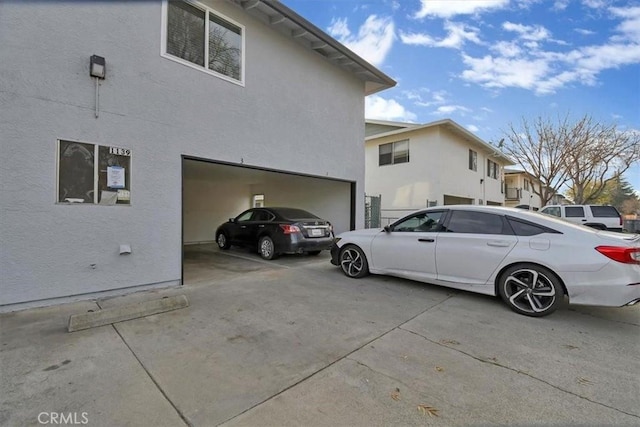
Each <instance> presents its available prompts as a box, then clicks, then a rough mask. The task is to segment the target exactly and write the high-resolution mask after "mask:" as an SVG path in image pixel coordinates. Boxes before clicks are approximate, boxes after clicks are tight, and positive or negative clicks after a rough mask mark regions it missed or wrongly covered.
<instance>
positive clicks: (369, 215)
mask: <svg viewBox="0 0 640 427" xmlns="http://www.w3.org/2000/svg"><path fill="white" fill-rule="evenodd" d="M381 202H382V195H378V196H367V195H366V194H365V196H364V227H365V228H380V227H381V225H380V222H381V210H380V207H381Z"/></svg>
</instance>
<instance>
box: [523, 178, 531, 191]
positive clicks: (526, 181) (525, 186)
mask: <svg viewBox="0 0 640 427" xmlns="http://www.w3.org/2000/svg"><path fill="white" fill-rule="evenodd" d="M529 188H530V186H529V180H528V179H525V180H524V189H525V191H529Z"/></svg>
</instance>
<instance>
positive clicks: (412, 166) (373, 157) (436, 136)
mask: <svg viewBox="0 0 640 427" xmlns="http://www.w3.org/2000/svg"><path fill="white" fill-rule="evenodd" d="M404 139H409V162H408V163H399V164H395V165H384V166H379V165H378V153H379V151H378V146H379V145H381V144H386V143H389V142H395V141H401V140H404ZM365 145H366V149H365V171H366V172H365V182H366V185H365V188H366V192H367V194H370V195H378V194H380V195H382V209H383V211H384V212H383V216H394V215H393V213H394V212H395V213H396V215H395V216H396V217H400V216H402V215H404V214H406V213H408V212H411V211H413V210H416V209H421V208H424V207H426V206H427V200H431V201H433V200H436V201H437V204H438V205H442V204H443V203H444V195H451V196H457V197H466V198H470V199H473V200H474V203H476V204H477V203H479V200H480V199H482V200H483V201H484V202H485V203H486V201H496V202H500V203H503V202H504V195H503V194H502V192H501V181H502V178H501V176H498V179H493V178H489V177H487V176H486V175H487V173H486V162H487V154H486V153H484V152H482V150H481V149H480V148H479V147H477V146H475V145H472V144H470V143H469V142H466V141H464V140H462V139H461V138H459V137H457V136H456V135H455V134H453V133H451V132H449V131H447V130H446V129H443V128H442V127H440V126H434V127H430V128H425V129H421V130H419V131H415V132H405V133H402V134H400V135H395V136H386V137H381V138H377V139H373V140H370V141H367V142H366V144H365ZM470 148H471V149H473V150H474V151H476V152H477V153H478V162H477V165H478V167H477V169H478V170H477V171H472V170H470V169H469V149H470ZM481 179H482V180H483V181H482V182H480V180H481Z"/></svg>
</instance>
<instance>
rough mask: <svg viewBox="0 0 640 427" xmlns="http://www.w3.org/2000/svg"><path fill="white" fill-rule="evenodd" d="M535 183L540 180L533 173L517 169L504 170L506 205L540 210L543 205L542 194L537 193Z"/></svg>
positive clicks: (536, 184) (537, 183)
mask: <svg viewBox="0 0 640 427" xmlns="http://www.w3.org/2000/svg"><path fill="white" fill-rule="evenodd" d="M534 185H535V186H539V181H538V180H537V179H536V178H535V177H534V176H532V175H531V174H529V173H527V172H525V171H522V170H515V169H505V171H504V201H505V206H509V207H521V208H525V207H528V209H531V210H536V211H537V210H538V209H540V208H541V207H542V202H541V200H540V196H539V195H537V194H535V192H534Z"/></svg>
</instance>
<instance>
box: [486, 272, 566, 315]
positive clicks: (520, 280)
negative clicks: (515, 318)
mask: <svg viewBox="0 0 640 427" xmlns="http://www.w3.org/2000/svg"><path fill="white" fill-rule="evenodd" d="M498 293H499V294H500V296H501V297H502V300H503V301H504V302H505V303H506V304H507V305H508V306H509V307H510V308H511V309H512V310H513V311H515V312H516V313H520V314H524V315H525V316H532V317H542V316H546V315H548V314H551V313H553V312H554V311H556V309H557V308H558V305H559V304H560V302H561V301H562V299H563V297H564V292H563V288H562V283H561V282H560V279H558V277H557V276H556V275H555V274H554V273H553V272H552V271H550V270H549V269H547V268H544V267H542V266H539V265H535V264H517V265H513V266H511V267H509V268H508V269H507V270H505V272H504V273H503V274H502V276H500V281H499V282H498Z"/></svg>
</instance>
